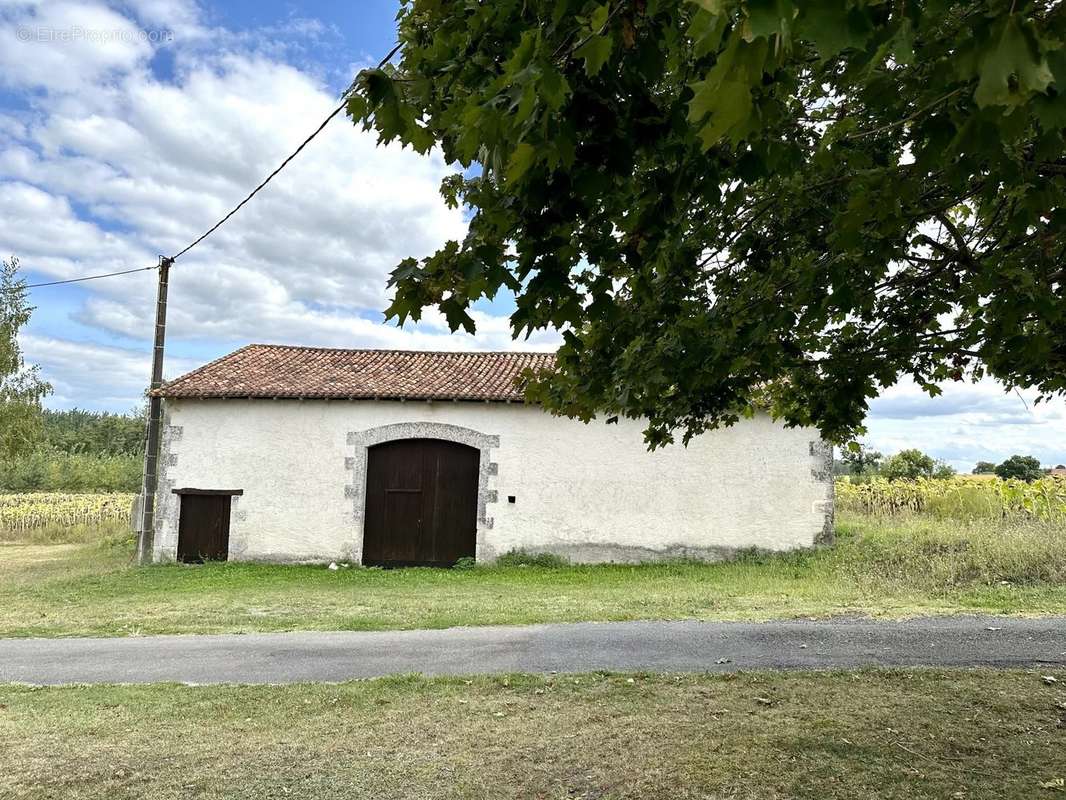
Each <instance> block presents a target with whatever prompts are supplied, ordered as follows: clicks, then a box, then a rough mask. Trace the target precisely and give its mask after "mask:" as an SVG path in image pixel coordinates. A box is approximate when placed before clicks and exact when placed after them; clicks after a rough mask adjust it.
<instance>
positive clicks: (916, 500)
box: [836, 476, 1066, 523]
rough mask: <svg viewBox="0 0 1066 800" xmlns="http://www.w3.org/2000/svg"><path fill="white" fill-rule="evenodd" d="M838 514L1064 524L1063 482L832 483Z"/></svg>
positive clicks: (957, 479) (1065, 488)
mask: <svg viewBox="0 0 1066 800" xmlns="http://www.w3.org/2000/svg"><path fill="white" fill-rule="evenodd" d="M836 503H837V508H838V509H840V510H842V511H854V512H857V513H861V514H869V515H873V516H895V515H900V514H929V515H932V516H936V517H943V518H955V519H997V518H1005V517H1015V518H1031V519H1039V520H1048V521H1057V520H1061V521H1063V522H1064V523H1066V478H1061V477H1046V478H1041V479H1040V480H1036V481H1032V482H1031V483H1026V482H1025V481H1019V480H1000V479H999V478H994V479H986V480H974V479H973V478H971V477H965V476H957V477H953V478H919V479H918V480H895V481H888V480H885V479H883V478H874V479H873V480H871V481H869V482H868V483H852V482H850V481H848V480H846V479H842V480H838V481H837V483H836Z"/></svg>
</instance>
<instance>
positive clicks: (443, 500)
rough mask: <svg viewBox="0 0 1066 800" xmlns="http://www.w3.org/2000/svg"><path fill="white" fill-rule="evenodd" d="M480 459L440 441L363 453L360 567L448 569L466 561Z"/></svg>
mask: <svg viewBox="0 0 1066 800" xmlns="http://www.w3.org/2000/svg"><path fill="white" fill-rule="evenodd" d="M479 460H480V453H479V452H478V450H477V449H476V448H473V447H467V446H466V445H462V444H457V443H455V442H445V441H441V440H439V439H401V440H398V441H395V442H385V443H384V444H379V445H375V446H374V447H371V448H370V451H369V453H368V455H367V478H366V508H365V514H364V518H363V563H364V564H367V565H371V566H451V565H452V564H454V563H455V562H456V561H458V560H459V559H460V558H466V557H469V558H473V557H474V547H475V541H476V536H477V489H478V462H479Z"/></svg>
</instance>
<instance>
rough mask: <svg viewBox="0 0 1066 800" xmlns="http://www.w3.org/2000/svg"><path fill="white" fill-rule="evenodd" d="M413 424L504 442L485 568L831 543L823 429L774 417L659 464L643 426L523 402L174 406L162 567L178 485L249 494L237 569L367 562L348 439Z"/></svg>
mask: <svg viewBox="0 0 1066 800" xmlns="http://www.w3.org/2000/svg"><path fill="white" fill-rule="evenodd" d="M401 422H411V423H443V424H449V425H457V426H461V427H464V428H468V429H472V430H474V431H477V432H479V433H481V434H486V435H489V436H498V437H499V447H498V448H493V449H492V450H491V451H490V460H491V462H494V463H495V464H497V467H496V474H495V475H492V474H490V475H489V478H488V481H489V483H488V489H489V496H490V499H491V497H492V493H493V492H495V497H496V501H495V502H490V503H489V504H488V505H487V507H486V517H487V520H486V521H485V524H481V525H479V542H478V558H479V559H486V560H487V559H491V558H493V557H494V556H496V555H499V554H502V553H505V552H507V551H508V550H512V549H514V548H527V549H534V550H550V551H553V552H559V553H561V554H564V555H568V556H570V557H571V558H573V559H574V560H618V561H632V560H642V559H647V558H655V557H662V556H684V555H689V556H696V557H704V558H713V557H716V556H718V555H722V554H724V553H726V552H728V551H731V550H735V549H737V548H745V547H760V548H765V549H769V550H785V549H790V548H795V547H807V546H811V545H812V544H814V543H816V541H818V540H819V537H821V536H822V535H823V532H824V531H825V528H826V522H827V515H828V514H831V512H832V482H831V476H830V475H829V474H828V472H829V465H828V463H827V462H828V450H827V448H825V447H824V446H823V445H822V443H821V441H820V439H819V437H818V435H817V432H815V431H812V430H809V429H788V428H785V427H784V426H782V425H780V424H777V423H775V422H773V421H772V420H770V419H769V417H767V416H757V417H755V418H754V419H750V420H741V421H740V422H739V423H738V424H737V425H735V426H734V427H732V428H727V429H724V430H719V431H712V432H709V433H706V434H704V435H702V436H700V437H697V438H696V439H695V440H694V441H693V442H692V443H690V444H689V446H688V447H687V448H685V447H683V446H681V445H672V446H669V447H667V448H665V449H660V450H657V451H655V452H651V453H649V452H648V451H647V450H646V448H645V446H644V443H643V438H642V428H643V426H642V425H641V423H639V422H636V421H632V420H620V421H619V423H618V424H617V425H607V424H605V423H603V422H592V423H590V424H588V425H585V424H583V423H581V422H576V421H573V420H568V419H565V418H558V417H552V416H550V415H549V414H547V413H545V412H544V411H542V410H541V409H539V408H537V407H532V406H525V405H520V404H502V403H452V402H433V403H426V402H415V401H409V402H405V403H400V402H378V401H354V402H342V401H333V402H325V401H302V402H301V401H289V400H184V401H176V400H171V401H168V402H167V425H168V427H167V428H166V430H165V435H164V454H163V464H164V473H163V480H162V482H161V488H160V495H159V501H160V513H159V517H158V519H159V527H158V529H157V534H156V540H155V547H156V557H157V558H161V559H169V558H173V557H174V554H175V552H176V547H177V509H178V503H177V498H176V497H175V496H173V495H172V494H171V490H172V489H175V488H198V489H243V490H244V494H243V496H242V497H240V498H237V499H236V500H235V501H234V502H235V505H234V509H233V515H232V520H231V529H230V551H231V553H230V556H231V558H258V559H279V560H326V559H335V558H352V559H358V556H359V552H360V548H361V536H362V531H361V503H362V498H355V497H353V496H352V495H353V490H352V488H351V487H352V483H353V480H352V478H353V476H352V470H353V464H354V463H357V459H358V458H361V457H362V456H363V453H365V450H363V452H360V453H357V452H356V450H357V449H359V448H357V447H355V446H353V445H350V444H348V434H349V433H351V432H360V431H365V430H368V429H372V428H376V427H379V426H383V425H389V424H394V423H401ZM346 460H347V461H346ZM509 495H510V496H514V498H515V502H514V503H513V504H511V503H509V502H508V496H509ZM357 506H359V509H358V510H357Z"/></svg>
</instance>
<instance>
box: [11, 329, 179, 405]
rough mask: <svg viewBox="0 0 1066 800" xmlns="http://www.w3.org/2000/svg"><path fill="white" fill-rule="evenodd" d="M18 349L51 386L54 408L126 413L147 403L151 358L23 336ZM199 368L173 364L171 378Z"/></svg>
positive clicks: (172, 361) (117, 349)
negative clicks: (20, 349)
mask: <svg viewBox="0 0 1066 800" xmlns="http://www.w3.org/2000/svg"><path fill="white" fill-rule="evenodd" d="M19 344H20V345H21V347H22V350H23V354H24V355H25V357H26V358H27V360H29V361H31V362H33V363H36V364H40V365H41V372H42V375H43V377H44V378H45V379H46V380H48V381H50V382H51V384H52V388H53V394H52V396H51V397H50V398H49V403H48V404H49V405H50V406H52V407H55V408H74V407H78V408H88V409H105V410H120V411H125V410H129V409H131V408H133V407H135V406H136V405H137V404H139V403H140V402H142V401H143V396H144V390H145V388H146V387H147V385H148V380H149V376H150V369H151V356H150V355H149V354H148V353H145V352H141V351H136V350H129V349H126V348H120V347H109V346H106V345H98V344H89V343H85V342H71V341H66V340H63V339H57V338H53V337H49V336H39V335H35V334H23V335H22V336H20V337H19ZM195 366H198V363H197V362H193V361H191V360H188V359H170V361H169V363H168V365H167V367H168V368H167V371H166V377H167V378H172V377H176V376H177V375H179V374H181V373H183V372H187V371H189V370H190V369H193V368H194V367H195Z"/></svg>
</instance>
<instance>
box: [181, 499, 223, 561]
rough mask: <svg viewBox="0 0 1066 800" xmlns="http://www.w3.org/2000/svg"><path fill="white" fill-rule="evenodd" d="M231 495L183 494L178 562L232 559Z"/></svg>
mask: <svg viewBox="0 0 1066 800" xmlns="http://www.w3.org/2000/svg"><path fill="white" fill-rule="evenodd" d="M232 500H233V498H232V497H231V496H230V495H228V494H182V495H181V508H180V510H179V516H178V561H185V562H189V563H196V564H198V563H200V562H203V561H225V560H226V558H227V557H228V556H229V511H230V505H231V504H232Z"/></svg>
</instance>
